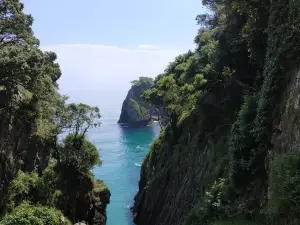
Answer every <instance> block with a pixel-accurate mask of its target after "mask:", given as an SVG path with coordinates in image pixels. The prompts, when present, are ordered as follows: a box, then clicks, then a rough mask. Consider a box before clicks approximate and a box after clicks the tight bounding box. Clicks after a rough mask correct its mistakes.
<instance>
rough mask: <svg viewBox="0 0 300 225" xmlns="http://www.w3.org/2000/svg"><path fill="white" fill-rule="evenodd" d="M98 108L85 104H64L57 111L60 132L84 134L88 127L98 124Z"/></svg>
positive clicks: (99, 115) (99, 116)
mask: <svg viewBox="0 0 300 225" xmlns="http://www.w3.org/2000/svg"><path fill="white" fill-rule="evenodd" d="M100 118H101V114H100V110H99V108H98V107H92V106H89V105H86V104H82V103H81V104H74V103H73V104H68V105H64V106H63V108H61V109H60V110H59V111H58V117H57V119H58V121H59V125H60V130H61V132H66V131H68V132H72V133H73V134H74V135H75V136H77V135H81V136H85V135H86V133H87V131H88V130H89V129H90V128H95V127H98V126H100V124H101V123H100Z"/></svg>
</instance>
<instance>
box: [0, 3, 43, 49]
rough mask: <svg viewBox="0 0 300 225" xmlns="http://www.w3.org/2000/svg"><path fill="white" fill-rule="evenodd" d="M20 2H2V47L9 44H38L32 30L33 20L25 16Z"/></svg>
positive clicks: (0, 19) (0, 15) (0, 33)
mask: <svg viewBox="0 0 300 225" xmlns="http://www.w3.org/2000/svg"><path fill="white" fill-rule="evenodd" d="M23 8H24V6H23V4H22V3H20V1H19V0H3V1H1V2H0V21H1V23H0V46H3V45H8V44H17V43H20V44H23V43H24V42H25V43H29V44H38V40H37V39H36V38H34V37H33V32H32V29H31V26H32V23H33V18H32V16H31V15H25V14H24V13H23V12H22V11H23Z"/></svg>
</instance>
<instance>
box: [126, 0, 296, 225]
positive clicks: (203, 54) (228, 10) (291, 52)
mask: <svg viewBox="0 0 300 225" xmlns="http://www.w3.org/2000/svg"><path fill="white" fill-rule="evenodd" d="M203 4H205V5H206V6H207V7H209V9H210V10H211V11H212V12H213V13H212V14H204V15H199V16H198V17H197V20H198V23H199V24H200V25H202V27H201V29H200V30H199V33H198V35H197V36H196V38H195V42H196V44H197V48H196V50H195V51H194V52H188V53H186V54H184V55H181V56H179V57H177V58H176V59H175V61H174V62H173V63H171V64H170V65H169V66H168V68H167V69H166V71H165V73H164V74H162V75H160V76H158V77H157V78H156V80H155V85H154V87H153V88H151V89H150V90H149V91H147V92H146V95H147V96H145V99H148V101H149V102H151V104H154V105H163V107H164V108H165V110H166V111H167V113H168V114H169V115H170V122H169V124H168V126H167V127H166V128H165V129H164V130H163V131H162V133H161V135H160V137H159V138H158V139H157V140H155V141H154V142H153V144H152V146H151V148H150V152H149V154H148V155H147V156H146V158H145V160H144V162H143V165H142V169H141V180H140V182H139V192H138V193H137V195H136V197H135V204H134V207H133V208H132V212H133V215H134V221H135V223H136V224H137V225H182V224H185V225H199V224H211V225H222V224H224V225H225V224H238V225H246V224H271V225H277V224H286V225H294V224H299V221H300V217H299V213H300V207H298V204H296V203H295V202H297V199H298V198H299V196H300V192H299V191H298V190H299V183H298V179H299V172H300V168H299V163H300V160H299V158H300V157H299V151H298V145H299V137H298V133H299V127H298V122H297V121H298V120H297V118H298V117H297V115H298V114H299V112H298V111H299V93H300V90H299V83H298V79H299V72H298V71H299V69H297V68H298V65H299V63H300V61H299V58H300V57H299V55H300V53H299V50H298V46H299V45H300V39H299V26H300V14H299V9H300V1H291V0H275V1H268V0H264V1H254V0H253V1H252V0H250V1H242V2H241V1H235V0H233V1H218V0H212V1H206V0H204V1H203ZM290 27H293V29H290ZM294 46H297V47H296V48H295V47H294ZM292 152H293V153H292Z"/></svg>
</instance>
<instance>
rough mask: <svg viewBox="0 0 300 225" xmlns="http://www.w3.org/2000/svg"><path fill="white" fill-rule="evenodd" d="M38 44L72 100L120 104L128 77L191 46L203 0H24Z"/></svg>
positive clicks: (160, 66)
mask: <svg viewBox="0 0 300 225" xmlns="http://www.w3.org/2000/svg"><path fill="white" fill-rule="evenodd" d="M22 2H23V3H24V5H25V13H29V14H32V16H33V17H34V19H35V20H34V25H33V30H34V33H35V36H36V37H37V38H39V39H40V43H41V48H42V49H43V50H45V51H54V52H56V53H57V55H58V62H59V64H60V66H61V69H62V73H63V75H62V78H61V79H60V80H59V85H60V92H61V93H62V94H67V95H69V96H70V100H71V101H73V102H77V103H79V102H83V103H86V104H92V105H97V106H100V108H103V107H104V108H105V107H107V106H109V105H115V104H117V105H121V103H122V101H123V100H124V98H125V97H126V94H127V91H128V90H129V88H130V81H132V80H135V79H137V78H138V77H140V76H148V77H155V76H157V75H158V74H159V73H162V72H163V71H164V69H165V67H166V66H167V65H168V63H169V62H171V61H172V60H173V59H174V58H175V57H176V56H177V55H178V54H180V53H184V52H186V51H188V50H189V49H194V47H195V46H194V44H193V39H194V37H195V35H196V33H197V30H198V27H197V25H196V21H195V18H196V16H197V15H198V14H200V13H203V12H204V10H205V8H204V7H203V6H202V5H201V0H147V1H146V0H81V1H79V0H23V1H22Z"/></svg>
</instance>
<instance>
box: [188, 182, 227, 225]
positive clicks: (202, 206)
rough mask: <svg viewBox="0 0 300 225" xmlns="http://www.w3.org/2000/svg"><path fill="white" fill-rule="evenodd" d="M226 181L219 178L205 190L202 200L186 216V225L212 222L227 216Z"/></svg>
mask: <svg viewBox="0 0 300 225" xmlns="http://www.w3.org/2000/svg"><path fill="white" fill-rule="evenodd" d="M225 195H226V181H225V179H219V180H218V181H216V182H215V183H214V184H213V185H212V186H211V188H210V189H209V190H208V191H206V192H205V195H204V196H203V198H202V199H201V201H200V202H199V203H198V204H196V205H195V206H194V208H193V209H192V210H191V212H190V213H189V215H188V216H187V217H186V218H185V222H184V225H199V224H203V225H205V224H211V222H212V221H215V220H220V219H223V218H226V213H227V211H228V209H227V208H226V205H225V204H224V197H225Z"/></svg>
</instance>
